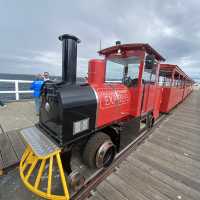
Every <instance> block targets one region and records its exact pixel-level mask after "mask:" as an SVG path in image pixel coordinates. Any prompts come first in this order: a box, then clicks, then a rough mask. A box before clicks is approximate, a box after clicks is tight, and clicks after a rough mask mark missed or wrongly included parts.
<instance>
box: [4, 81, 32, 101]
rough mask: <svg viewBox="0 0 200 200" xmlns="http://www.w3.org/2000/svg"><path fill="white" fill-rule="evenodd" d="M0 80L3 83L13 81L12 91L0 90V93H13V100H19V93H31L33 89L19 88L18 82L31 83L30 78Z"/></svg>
mask: <svg viewBox="0 0 200 200" xmlns="http://www.w3.org/2000/svg"><path fill="white" fill-rule="evenodd" d="M0 82H3V83H14V84H15V90H12V91H6V90H5V91H0V94H15V100H16V101H19V97H20V95H19V94H26V93H27V94H28V93H33V90H19V83H32V82H33V81H30V80H8V79H0Z"/></svg>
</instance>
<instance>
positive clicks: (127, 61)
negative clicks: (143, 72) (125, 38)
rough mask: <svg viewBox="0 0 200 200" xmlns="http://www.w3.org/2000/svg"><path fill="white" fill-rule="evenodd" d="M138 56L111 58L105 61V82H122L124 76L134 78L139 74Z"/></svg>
mask: <svg viewBox="0 0 200 200" xmlns="http://www.w3.org/2000/svg"><path fill="white" fill-rule="evenodd" d="M139 62H140V60H139V58H138V57H128V58H116V57H115V58H112V59H108V60H107V62H106V82H123V81H124V80H125V79H126V78H128V79H129V80H134V79H137V78H138V74H139Z"/></svg>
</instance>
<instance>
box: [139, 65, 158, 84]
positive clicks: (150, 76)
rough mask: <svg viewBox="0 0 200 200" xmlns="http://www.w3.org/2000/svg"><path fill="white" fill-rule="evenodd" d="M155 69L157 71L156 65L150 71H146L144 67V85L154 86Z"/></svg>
mask: <svg viewBox="0 0 200 200" xmlns="http://www.w3.org/2000/svg"><path fill="white" fill-rule="evenodd" d="M156 69H157V63H155V64H154V67H153V68H152V69H146V68H145V67H144V72H143V75H142V79H143V80H144V81H145V82H146V83H151V84H154V83H155V82H156Z"/></svg>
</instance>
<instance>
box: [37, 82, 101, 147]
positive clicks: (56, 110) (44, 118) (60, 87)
mask: <svg viewBox="0 0 200 200" xmlns="http://www.w3.org/2000/svg"><path fill="white" fill-rule="evenodd" d="M42 96H43V97H42V106H41V111H40V120H39V126H40V127H41V128H42V129H44V130H45V133H46V134H49V135H50V136H51V137H52V138H53V139H54V140H55V141H56V143H57V144H58V145H59V146H61V147H63V146H65V145H67V144H70V143H72V142H74V140H78V139H80V138H82V137H85V136H86V135H88V134H90V133H91V132H93V131H94V130H95V121H96V110H97V100H96V96H95V93H94V91H93V89H92V88H91V87H90V86H89V85H88V84H84V83H83V84H69V83H65V82H62V83H58V84H55V83H45V85H44V87H43V92H42Z"/></svg>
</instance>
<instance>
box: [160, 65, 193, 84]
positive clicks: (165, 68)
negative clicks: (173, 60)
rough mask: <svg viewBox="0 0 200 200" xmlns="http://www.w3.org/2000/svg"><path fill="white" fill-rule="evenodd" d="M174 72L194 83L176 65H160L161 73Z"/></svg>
mask: <svg viewBox="0 0 200 200" xmlns="http://www.w3.org/2000/svg"><path fill="white" fill-rule="evenodd" d="M173 70H175V71H176V73H178V74H180V75H181V76H183V77H184V78H186V79H188V80H190V81H192V82H193V80H192V79H191V78H190V77H189V76H188V75H187V74H186V73H185V72H184V71H183V70H182V69H181V68H180V67H179V66H178V65H174V64H165V63H164V64H161V65H160V71H164V72H168V73H169V72H170V73H172V72H173Z"/></svg>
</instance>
